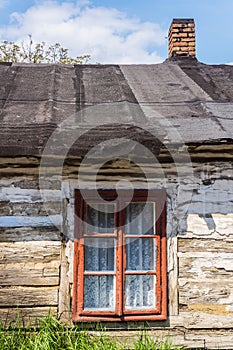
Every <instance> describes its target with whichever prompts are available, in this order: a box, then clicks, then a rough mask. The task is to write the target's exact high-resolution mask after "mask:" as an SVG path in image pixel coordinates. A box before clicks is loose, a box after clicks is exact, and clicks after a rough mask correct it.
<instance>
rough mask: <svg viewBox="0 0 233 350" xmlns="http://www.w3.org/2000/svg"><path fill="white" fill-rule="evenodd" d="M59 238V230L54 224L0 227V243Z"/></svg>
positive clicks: (55, 239)
mask: <svg viewBox="0 0 233 350" xmlns="http://www.w3.org/2000/svg"><path fill="white" fill-rule="evenodd" d="M60 240H61V232H60V231H59V230H58V229H57V228H56V227H55V226H46V227H36V228H35V227H11V228H3V227H1V228H0V243H1V242H2V243H3V242H22V241H24V242H28V241H29V242H30V241H60ZM38 244H39V243H38Z"/></svg>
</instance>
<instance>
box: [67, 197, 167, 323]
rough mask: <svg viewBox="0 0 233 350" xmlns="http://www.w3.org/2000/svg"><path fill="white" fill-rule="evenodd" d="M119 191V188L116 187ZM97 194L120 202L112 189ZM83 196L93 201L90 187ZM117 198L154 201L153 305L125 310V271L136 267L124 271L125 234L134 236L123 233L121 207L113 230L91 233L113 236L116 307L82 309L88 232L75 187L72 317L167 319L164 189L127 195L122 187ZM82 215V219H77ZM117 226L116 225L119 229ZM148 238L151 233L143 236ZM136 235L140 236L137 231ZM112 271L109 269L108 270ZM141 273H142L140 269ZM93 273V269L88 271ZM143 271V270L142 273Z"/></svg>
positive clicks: (87, 319)
mask: <svg viewBox="0 0 233 350" xmlns="http://www.w3.org/2000/svg"><path fill="white" fill-rule="evenodd" d="M118 193H119V191H118ZM99 194H100V195H101V197H102V198H103V199H104V200H107V201H110V204H115V205H116V206H117V207H118V205H119V200H118V199H117V198H116V192H115V191H114V190H99ZM85 197H86V198H88V203H96V199H95V195H94V191H93V190H85ZM119 198H121V199H120V200H121V201H123V202H154V203H155V205H156V215H157V213H159V217H156V234H155V235H153V238H154V239H155V242H156V248H157V259H156V269H155V272H146V274H154V275H156V308H155V309H142V310H127V309H126V308H125V307H124V305H125V296H124V283H125V282H124V281H125V276H126V275H128V274H133V275H136V274H137V271H134V272H131V271H130V272H127V271H126V248H125V244H124V242H125V240H126V238H127V237H128V238H129V237H130V238H134V237H133V236H132V235H130V236H129V235H128V236H127V235H125V233H124V232H123V229H122V227H124V222H125V210H121V211H119V212H118V210H117V214H116V215H115V219H114V222H115V224H114V234H113V233H111V234H103V233H101V234H92V235H91V237H101V238H108V237H111V238H113V237H114V238H116V241H117V244H116V262H115V264H116V272H115V274H114V275H115V277H116V290H115V297H116V308H115V310H114V311H103V310H102V311H101V310H97V311H95V310H93V311H92V310H85V309H84V276H85V275H88V272H85V271H84V247H85V245H84V242H85V238H87V237H90V234H87V233H85V232H84V225H83V221H85V215H86V207H87V206H86V202H85V200H84V199H83V197H82V193H81V191H80V190H75V218H76V219H75V238H74V278H73V295H72V319H73V321H74V322H93V321H107V322H109V321H131V320H133V321H136V320H138V321H144V320H145V321H153V320H166V318H167V267H166V260H167V259H166V255H167V253H166V192H165V190H149V191H147V190H134V195H133V198H131V197H129V193H128V191H127V190H121V194H120V197H119ZM77 218H81V219H82V220H77ZM118 227H119V229H118ZM146 237H148V238H151V235H148V236H146ZM137 238H140V236H138V235H137ZM109 274H110V275H111V273H109ZM141 274H142V273H141ZM91 275H93V273H91ZM96 275H101V276H102V275H108V273H106V272H100V273H99V272H96ZM143 275H144V274H143Z"/></svg>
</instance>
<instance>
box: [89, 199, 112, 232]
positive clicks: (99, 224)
mask: <svg viewBox="0 0 233 350" xmlns="http://www.w3.org/2000/svg"><path fill="white" fill-rule="evenodd" d="M86 221H87V233H114V204H91V206H89V205H88V206H87V219H86Z"/></svg>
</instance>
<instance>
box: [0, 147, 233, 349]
mask: <svg viewBox="0 0 233 350" xmlns="http://www.w3.org/2000/svg"><path fill="white" fill-rule="evenodd" d="M226 152H227V154H229V150H227V151H226ZM210 153H211V152H210ZM223 153H224V152H223ZM211 154H212V156H213V159H211V157H210V155H209V158H210V159H208V160H207V159H204V160H203V161H202V162H199V161H197V159H198V155H197V154H196V155H195V160H193V162H192V169H188V168H187V167H186V168H185V166H184V168H185V169H184V171H182V172H181V173H182V176H179V177H177V169H176V166H175V165H174V164H173V163H171V162H168V161H167V158H166V156H164V160H163V161H162V165H161V164H160V165H158V168H157V167H155V166H154V165H153V166H151V165H149V164H146V163H145V164H144V165H145V169H147V170H146V171H147V175H148V178H147V180H145V178H144V177H143V175H142V173H141V172H140V171H139V169H138V167H136V166H135V165H133V164H131V163H129V162H127V161H118V162H117V161H115V163H114V164H113V163H112V164H107V165H106V166H104V167H103V168H102V169H101V171H100V172H99V175H98V186H99V187H102V188H112V187H113V186H114V185H115V184H116V182H117V181H119V180H122V179H130V180H131V181H132V182H133V184H134V186H136V187H137V188H143V187H145V186H146V184H147V183H148V182H149V184H150V186H151V187H153V188H158V189H159V188H164V187H165V188H166V191H167V195H168V200H167V213H168V214H167V238H168V252H167V254H168V293H169V298H168V300H169V301H168V303H169V305H168V306H169V317H168V320H167V321H166V322H162V323H161V322H155V323H152V324H150V327H152V328H154V329H156V332H158V330H160V332H161V334H162V335H163V336H164V335H166V334H172V337H173V339H174V341H175V342H176V341H177V342H178V343H180V344H185V345H189V346H193V347H195V346H199V347H201V346H203V347H204V345H205V346H208V347H209V348H211V347H212V348H214V346H216V348H217V346H219V348H221V347H222V348H224V346H225V348H226V347H227V346H229V344H230V342H231V344H233V338H232V336H231V332H232V331H233V324H232V317H233V292H232V290H233V289H232V287H233V176H232V174H233V172H232V170H233V163H232V161H231V160H230V161H229V159H227V161H226V162H224V161H220V160H219V159H214V154H213V153H211ZM215 157H216V154H215ZM161 158H163V154H162V155H161ZM219 158H221V157H219ZM0 164H1V165H0V166H1V168H0V171H1V180H0V319H1V320H2V322H5V321H6V320H7V322H8V323H9V322H12V321H15V320H16V318H17V317H16V315H17V312H20V313H21V315H23V316H24V318H23V319H24V324H27V323H30V322H32V320H34V319H35V317H39V316H43V315H46V314H47V313H48V312H49V310H50V312H52V313H55V314H57V315H59V316H60V317H61V318H62V319H64V320H67V319H68V318H69V317H70V305H71V298H72V282H73V227H74V189H75V188H77V186H78V180H77V174H78V167H79V164H80V160H79V159H78V158H76V159H71V160H69V162H67V163H66V164H65V166H64V169H63V178H62V183H60V182H59V179H58V177H57V175H56V171H55V170H54V169H53V168H51V174H50V181H47V188H46V189H45V190H44V192H45V193H46V198H47V202H46V203H44V198H42V196H41V193H40V184H39V178H38V165H39V160H38V159H36V158H33V159H27V158H26V157H25V158H18V159H10V158H9V159H1V161H0ZM15 164H17V166H16V165H15ZM32 164H33V166H32ZM182 166H183V165H182V163H181V164H180V167H182ZM159 167H162V169H163V172H164V174H165V175H164V177H163V178H162V177H161V169H160V168H159ZM190 170H191V171H190ZM94 172H95V166H94V165H91V164H90V165H89V166H87V167H86V171H85V172H83V174H82V185H83V187H90V186H92V183H93V185H94ZM48 208H49V212H48ZM115 326H116V325H115ZM128 326H129V327H131V326H130V324H129V325H128ZM128 326H127V327H128ZM111 327H113V326H111ZM118 327H119V328H121V327H124V326H123V325H118ZM134 327H135V326H134ZM213 329H215V330H216V332H215V333H213ZM122 334H123V333H122ZM156 334H157V333H156ZM224 337H225V340H226V341H225V343H224V341H223V339H224Z"/></svg>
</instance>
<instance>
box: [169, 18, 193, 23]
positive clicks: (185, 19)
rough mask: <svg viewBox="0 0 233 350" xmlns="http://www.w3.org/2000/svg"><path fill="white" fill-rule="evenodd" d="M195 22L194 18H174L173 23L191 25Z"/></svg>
mask: <svg viewBox="0 0 233 350" xmlns="http://www.w3.org/2000/svg"><path fill="white" fill-rule="evenodd" d="M190 22H194V19H193V18H173V20H172V23H190Z"/></svg>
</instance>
